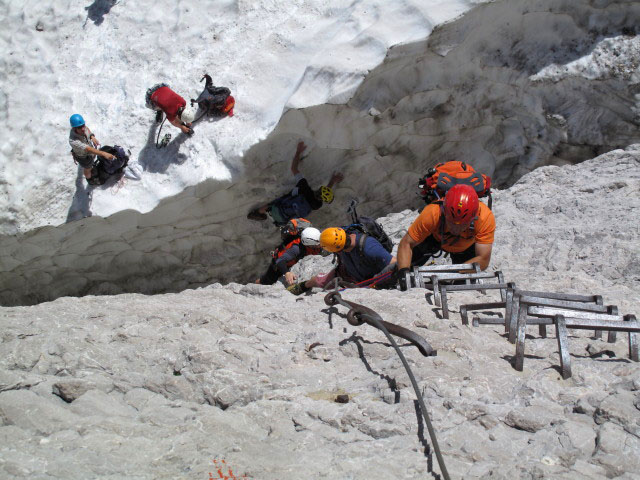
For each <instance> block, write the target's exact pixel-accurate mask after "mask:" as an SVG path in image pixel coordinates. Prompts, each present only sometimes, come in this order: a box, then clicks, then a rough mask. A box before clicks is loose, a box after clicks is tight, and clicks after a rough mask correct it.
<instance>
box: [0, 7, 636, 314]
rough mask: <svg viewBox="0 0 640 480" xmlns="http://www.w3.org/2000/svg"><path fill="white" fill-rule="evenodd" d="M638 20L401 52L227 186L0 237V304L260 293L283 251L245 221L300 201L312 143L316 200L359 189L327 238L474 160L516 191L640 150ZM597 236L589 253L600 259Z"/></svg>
mask: <svg viewBox="0 0 640 480" xmlns="http://www.w3.org/2000/svg"><path fill="white" fill-rule="evenodd" d="M639 8H640V7H639V6H638V3H637V2H623V1H620V2H588V1H586V0H582V1H574V0H572V1H561V0H556V1H553V2H548V3H545V4H544V5H543V4H540V3H538V2H534V3H532V2H530V1H524V0H515V1H508V2H494V3H490V4H487V5H481V6H479V7H477V8H476V9H474V10H473V11H472V12H470V13H469V14H468V15H465V16H464V17H462V18H460V19H458V20H456V21H455V22H451V23H448V24H446V25H443V26H441V27H439V28H438V29H436V31H435V32H434V33H433V35H432V36H431V37H429V39H428V40H427V41H423V42H417V43H412V44H408V45H403V46H400V47H396V48H393V49H392V50H391V51H390V52H389V54H388V56H387V59H386V60H385V62H384V63H383V64H382V65H380V66H379V67H378V68H376V69H375V70H373V71H372V72H370V74H369V75H368V76H367V78H366V79H365V81H364V82H363V83H362V85H361V87H360V88H359V89H358V91H357V92H356V93H355V94H354V96H353V97H352V99H351V100H350V101H349V102H348V103H347V104H345V105H321V106H317V107H313V108H306V109H299V110H289V111H288V112H287V113H286V114H285V115H284V116H283V118H282V119H281V121H280V123H279V124H278V126H277V127H276V128H275V130H274V131H273V132H272V134H271V135H270V136H269V137H268V138H267V139H266V140H265V141H263V142H261V143H259V144H258V145H256V146H255V147H253V148H252V149H251V150H250V151H249V152H248V153H247V154H246V155H245V157H244V162H245V163H244V165H243V168H242V169H236V170H237V171H236V170H234V172H233V179H232V180H230V181H221V180H208V181H205V182H202V183H200V184H199V185H197V186H194V187H189V188H187V189H185V190H184V191H183V192H182V193H180V194H179V195H176V196H174V197H171V198H169V199H166V200H164V201H163V202H162V203H161V204H160V205H159V206H158V207H157V208H155V209H154V210H153V211H151V212H150V213H147V214H144V215H143V214H139V213H137V212H134V211H123V212H120V213H118V214H115V215H112V216H110V217H108V218H85V219H83V220H80V221H77V222H72V223H70V224H67V225H64V226H61V227H56V228H54V227H44V228H40V229H37V230H34V231H31V232H28V233H26V234H24V235H20V236H5V237H1V238H0V302H1V303H2V304H4V305H17V304H33V303H37V302H41V301H48V300H52V299H54V298H58V297H60V296H65V295H90V294H116V293H123V292H139V293H146V294H151V293H157V292H168V291H180V290H183V289H185V288H196V287H199V286H204V285H208V284H210V283H213V282H216V281H219V282H229V281H242V282H245V281H252V280H254V279H255V278H256V277H257V275H258V274H259V272H260V271H262V269H263V268H264V267H265V257H266V256H267V255H268V252H269V251H270V250H272V249H273V247H274V246H275V245H276V244H277V243H278V236H277V233H276V232H275V230H274V229H273V228H271V227H270V226H268V225H266V224H265V225H259V224H255V223H253V222H249V221H247V220H246V219H245V215H246V213H247V212H248V211H249V210H250V209H251V208H252V207H254V206H256V205H257V204H259V203H263V202H266V201H269V200H272V199H273V198H275V197H276V196H277V195H279V194H282V193H285V192H286V191H287V188H289V187H292V186H293V185H292V179H291V178H290V177H289V170H288V168H289V162H290V159H291V157H292V155H293V152H294V150H295V144H296V142H297V141H298V140H299V139H300V138H302V139H304V140H305V141H306V142H307V143H308V144H309V146H310V155H309V157H308V158H307V159H306V160H305V161H304V162H303V166H302V170H303V171H304V173H305V175H306V176H307V177H308V179H309V181H310V183H311V184H312V185H313V186H316V185H319V184H321V183H322V182H325V181H326V179H327V177H328V176H329V175H330V172H331V171H332V170H336V169H340V170H343V171H344V173H345V175H346V180H345V181H344V182H343V183H342V184H341V185H340V188H338V189H337V191H336V197H337V199H338V200H336V201H335V202H334V204H333V205H331V206H325V207H323V209H321V210H320V211H318V212H317V213H314V214H313V215H312V218H311V220H313V221H314V222H315V223H316V224H317V225H318V226H320V227H325V226H328V225H330V224H336V223H344V222H347V217H346V216H345V214H344V211H345V209H346V207H347V205H348V202H349V200H350V198H351V197H354V196H355V197H358V198H359V199H360V201H361V204H360V212H361V213H363V214H368V215H371V216H381V215H386V214H388V213H389V212H392V211H396V212H397V211H401V210H403V209H406V208H410V207H416V206H417V200H416V198H415V197H414V196H413V193H411V192H412V189H413V188H414V186H415V184H416V180H417V178H418V177H419V176H422V175H423V174H424V173H425V171H426V170H427V169H428V168H429V167H430V166H432V165H434V164H435V163H437V162H439V161H442V160H448V159H451V158H461V159H465V160H468V161H469V162H470V163H471V164H473V165H474V166H475V167H476V168H478V169H479V170H480V171H482V172H484V173H487V174H490V175H492V176H493V178H494V181H496V182H497V184H498V185H503V186H505V185H510V184H512V183H513V182H515V181H516V180H517V179H518V178H520V177H521V176H522V174H523V173H526V172H528V171H531V170H532V169H534V168H535V167H538V166H540V165H545V164H565V163H570V162H575V161H579V160H584V159H585V158H590V157H592V156H595V155H597V154H598V153H602V152H603V151H608V150H611V149H613V148H619V147H626V146H627V145H630V144H633V143H634V142H639V141H640V136H639V134H638V131H639V129H638V124H639V123H638V116H637V112H638V111H639V110H638V109H639V108H640V106H639V105H638V104H637V99H636V98H635V97H634V92H637V86H638V85H639V84H640V73H639V72H638V64H639V62H640V60H639V59H640V54H639V53H638V52H639V48H638V37H637V36H635V28H636V26H637V25H636V23H637V22H635V19H637V18H639V17H640V12H639ZM585 188H590V187H585ZM622 191H624V189H623V190H622ZM585 193H586V192H582V194H585ZM567 235H570V234H567ZM585 235H586V236H585V237H583V238H581V239H576V242H577V243H578V242H582V243H583V244H584V245H585V246H586V247H585V248H587V249H590V248H591V247H588V245H589V241H590V240H589V239H590V238H591V237H590V236H589V234H585ZM621 241H624V240H622V239H621ZM550 253H551V254H553V252H550ZM612 275H613V272H612Z"/></svg>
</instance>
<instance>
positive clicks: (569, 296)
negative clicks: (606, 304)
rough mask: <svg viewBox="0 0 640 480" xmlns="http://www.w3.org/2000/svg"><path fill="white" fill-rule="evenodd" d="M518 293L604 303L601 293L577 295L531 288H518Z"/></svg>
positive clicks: (526, 295)
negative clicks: (538, 290) (535, 290)
mask: <svg viewBox="0 0 640 480" xmlns="http://www.w3.org/2000/svg"><path fill="white" fill-rule="evenodd" d="M516 294H517V295H521V296H525V297H536V298H552V299H555V300H568V301H570V302H587V303H595V304H596V305H602V296H601V295H575V294H572V293H553V292H534V291H530V290H520V289H517V290H516Z"/></svg>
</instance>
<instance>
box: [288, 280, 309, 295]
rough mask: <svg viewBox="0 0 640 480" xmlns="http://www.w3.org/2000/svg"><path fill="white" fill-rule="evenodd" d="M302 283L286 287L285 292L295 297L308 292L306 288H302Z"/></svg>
mask: <svg viewBox="0 0 640 480" xmlns="http://www.w3.org/2000/svg"><path fill="white" fill-rule="evenodd" d="M304 283H305V282H300V283H294V284H293V285H291V286H290V287H287V290H289V291H290V292H291V293H293V294H294V295H296V296H297V295H302V294H303V293H304V292H306V291H308V290H309V289H308V288H307V287H305V286H304Z"/></svg>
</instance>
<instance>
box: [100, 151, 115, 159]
mask: <svg viewBox="0 0 640 480" xmlns="http://www.w3.org/2000/svg"><path fill="white" fill-rule="evenodd" d="M102 158H106V159H107V160H109V161H112V160H115V158H116V156H115V155H112V154H110V153H107V152H104V153H103V155H102Z"/></svg>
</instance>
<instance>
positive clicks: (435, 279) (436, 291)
mask: <svg viewBox="0 0 640 480" xmlns="http://www.w3.org/2000/svg"><path fill="white" fill-rule="evenodd" d="M487 278H497V279H498V282H500V281H501V280H502V272H494V273H463V274H452V273H445V274H441V275H438V274H436V275H431V277H430V279H431V285H432V288H433V303H435V304H436V306H438V307H441V306H442V302H441V296H440V281H441V280H447V281H455V280H478V281H479V280H481V279H487ZM481 291H482V290H481Z"/></svg>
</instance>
